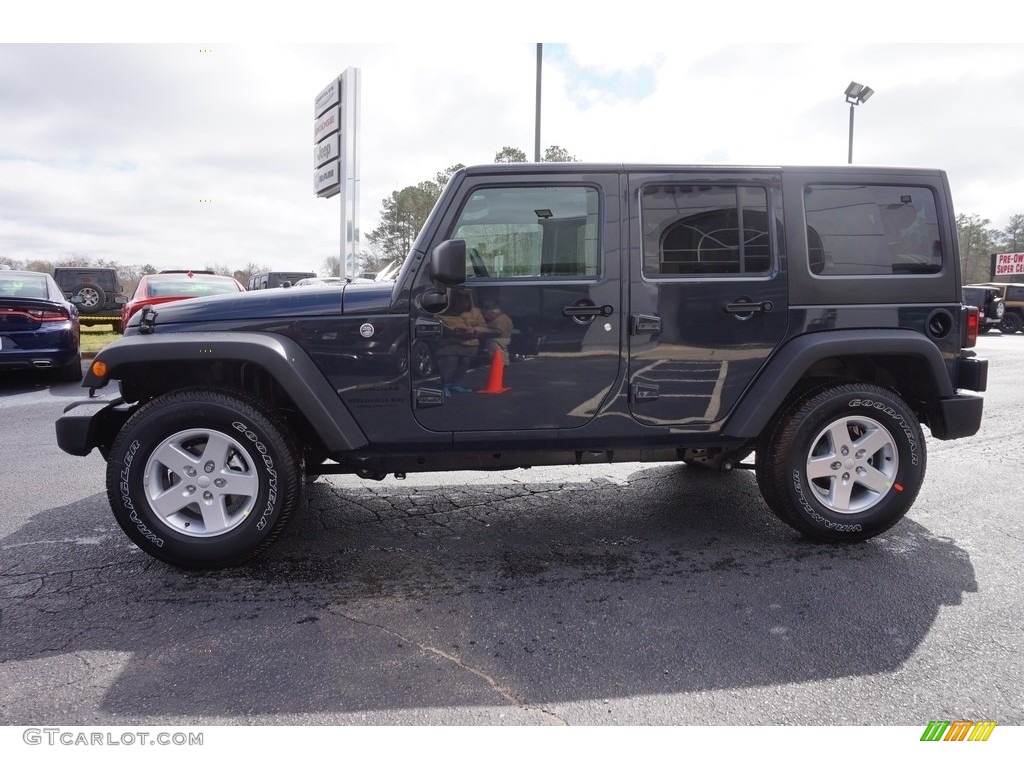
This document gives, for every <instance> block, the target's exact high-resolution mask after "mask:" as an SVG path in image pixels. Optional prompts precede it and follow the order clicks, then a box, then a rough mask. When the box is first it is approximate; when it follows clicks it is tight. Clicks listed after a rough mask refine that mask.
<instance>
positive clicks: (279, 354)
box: [57, 163, 987, 568]
mask: <svg viewBox="0 0 1024 768" xmlns="http://www.w3.org/2000/svg"><path fill="white" fill-rule="evenodd" d="M484 309H486V310H487V314H484V312H483V310H484ZM495 312H497V313H499V314H501V315H504V316H505V317H506V318H507V322H505V321H501V323H499V322H498V321H496V320H495V321H487V320H486V318H487V317H495V316H496V315H495ZM480 318H484V320H485V321H486V322H487V323H489V324H487V325H484V324H481V321H480ZM490 323H493V327H492V325H491V324H490ZM977 328H978V315H977V310H976V309H969V308H966V307H964V306H963V304H962V302H961V284H960V274H959V255H958V252H957V237H956V228H955V217H954V214H953V206H952V201H951V196H950V192H949V188H948V183H947V179H946V175H945V174H944V173H943V172H941V171H937V170H922V169H890V168H860V167H847V166H844V167H837V168H778V167H774V168H773V167H724V168H723V167H703V166H678V167H675V166H646V165H627V166H622V165H598V164H563V163H558V164H532V165H514V164H513V165H489V166H477V167H471V168H466V169H463V170H460V171H458V172H457V173H455V174H454V175H453V176H452V178H451V180H450V182H449V184H448V186H447V187H446V189H445V191H444V192H443V194H442V195H441V197H440V199H439V200H438V201H437V204H436V205H435V207H434V210H433V212H432V213H431V216H430V217H429V219H428V221H427V222H426V224H425V226H424V227H423V229H422V231H421V232H420V234H419V237H418V238H417V240H416V243H415V244H414V246H413V249H412V251H411V252H410V254H409V257H408V258H407V260H406V262H405V264H404V265H403V266H402V269H401V271H400V272H399V274H398V276H397V278H396V280H395V282H394V283H350V284H343V285H339V286H328V287H325V288H323V289H321V290H310V291H301V292H295V291H281V292H266V293H264V292H254V293H247V294H239V295H236V296H230V297H222V298H219V299H218V298H213V299H199V300H195V301H190V302H184V303H182V304H181V305H178V306H173V305H172V306H169V307H167V308H166V309H165V308H156V309H154V310H153V311H150V312H144V313H140V315H139V316H137V318H133V319H132V321H131V324H130V326H129V327H128V328H127V329H126V336H125V338H124V339H122V340H120V341H118V342H115V343H114V344H111V345H109V346H107V347H106V348H105V349H104V350H102V351H101V352H100V354H99V355H98V356H97V358H96V360H95V361H94V363H93V365H92V367H91V369H90V371H89V372H88V374H87V376H86V378H85V381H84V386H87V387H89V388H90V392H99V393H102V394H105V393H106V392H107V391H108V389H107V387H108V384H110V382H112V381H116V382H118V388H119V390H120V397H117V396H116V393H112V394H111V396H109V397H106V398H104V397H96V398H93V399H91V400H89V401H87V402H85V403H81V404H74V405H72V406H70V407H69V409H68V411H67V413H66V414H65V415H64V416H63V417H61V418H60V419H59V420H58V422H57V435H58V442H59V444H60V445H61V447H62V448H63V449H64V450H65V451H67V452H69V453H72V454H75V455H85V454H88V453H89V452H90V451H91V450H92V449H93V448H98V449H99V450H100V452H101V453H102V454H103V456H104V457H105V458H106V459H107V462H108V464H107V467H108V470H107V488H108V497H109V500H110V503H111V506H112V508H113V510H114V514H115V517H116V518H117V520H118V522H119V523H120V524H121V526H122V528H123V529H124V530H125V531H126V533H127V534H128V535H129V536H130V537H131V539H132V540H133V541H135V542H136V544H138V545H139V546H140V547H141V548H142V549H144V550H145V551H147V552H149V553H150V554H152V555H153V556H155V557H158V558H160V559H162V560H165V561H167V562H170V563H173V564H176V565H179V566H183V567H197V568H201V567H217V566H222V565H227V564H231V563H235V562H238V561H240V560H243V559H245V558H247V557H250V556H252V555H253V554H255V553H257V552H260V551H262V550H264V549H265V548H266V547H267V546H268V545H269V544H270V542H271V541H272V540H273V539H274V538H275V537H276V536H277V534H278V533H279V532H280V531H281V530H282V529H283V527H284V525H285V524H286V522H287V520H288V519H289V517H290V515H291V514H292V512H293V510H294V508H295V507H296V506H297V505H298V503H299V500H300V499H301V497H302V485H303V476H304V474H305V475H308V476H313V475H318V474H323V473H329V472H350V473H356V474H358V475H359V476H361V477H365V478H377V479H380V478H383V477H384V476H385V475H386V474H388V473H396V474H398V475H400V476H402V475H404V474H405V473H408V472H416V471H436V470H455V469H481V470H482V469H498V470H500V469H509V468H515V467H527V466H534V465H544V464H580V463H601V462H614V461H680V462H685V463H687V464H690V465H693V466H696V467H701V468H708V469H717V470H727V469H732V468H735V467H744V468H755V469H756V473H757V479H758V484H759V487H760V489H761V492H762V494H763V496H764V498H765V500H766V502H767V504H768V506H769V507H770V509H771V510H772V511H773V512H774V513H775V514H776V515H777V516H778V517H779V518H780V519H782V520H783V521H784V522H786V523H787V524H789V525H790V526H792V527H793V528H794V529H796V530H797V531H799V532H800V533H801V534H803V535H805V536H807V537H809V538H812V539H815V540H819V541H826V542H853V541H861V540H864V539H866V538H869V537H872V536H875V535H878V534H880V533H882V532H884V531H886V530H887V529H888V528H890V527H891V526H892V525H894V524H895V523H897V522H898V521H899V520H900V519H901V517H902V516H903V515H904V514H905V513H906V511H907V509H909V507H910V506H911V504H912V503H913V501H914V498H915V497H916V495H917V493H918V490H919V488H920V487H921V483H922V482H923V479H924V474H925V465H926V443H925V437H924V433H923V431H922V428H921V425H922V424H923V425H926V426H927V427H928V429H929V431H930V433H931V435H932V436H933V437H935V438H938V439H943V440H946V439H955V438H959V437H964V436H967V435H971V434H974V433H975V432H976V431H977V430H978V428H979V426H980V422H981V412H982V398H981V397H980V396H979V395H977V394H975V393H976V392H981V391H984V389H985V386H986V373H987V362H986V361H984V360H979V359H977V358H976V357H974V356H973V353H972V352H970V351H969V350H967V351H965V348H966V347H970V346H972V345H973V344H974V340H975V338H976V333H977ZM505 352H507V353H508V356H507V364H506V356H505V354H504V353H505ZM423 354H427V355H429V357H430V358H431V362H432V364H431V365H421V364H420V361H419V359H418V358H419V356H421V355H423ZM751 454H753V455H754V457H755V461H754V463H753V464H744V463H743V462H744V461H746V460H748V458H749V457H750V456H751Z"/></svg>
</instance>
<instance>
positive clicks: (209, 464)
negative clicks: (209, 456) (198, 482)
mask: <svg viewBox="0 0 1024 768" xmlns="http://www.w3.org/2000/svg"><path fill="white" fill-rule="evenodd" d="M216 468H217V466H216V465H215V464H214V463H213V462H212V461H208V462H206V464H204V465H203V471H204V472H205V473H206V474H210V473H211V472H213V470H214V469H216Z"/></svg>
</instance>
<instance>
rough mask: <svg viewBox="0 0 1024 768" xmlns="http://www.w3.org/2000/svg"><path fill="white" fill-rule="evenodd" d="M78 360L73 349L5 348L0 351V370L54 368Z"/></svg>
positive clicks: (76, 351)
mask: <svg viewBox="0 0 1024 768" xmlns="http://www.w3.org/2000/svg"><path fill="white" fill-rule="evenodd" d="M76 360H78V348H77V347H76V348H75V349H19V350H9V349H5V350H4V351H3V352H0V371H40V370H56V369H57V368H63V367H65V366H68V365H71V364H72V363H73V362H75V361H76Z"/></svg>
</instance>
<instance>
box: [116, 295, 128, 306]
mask: <svg viewBox="0 0 1024 768" xmlns="http://www.w3.org/2000/svg"><path fill="white" fill-rule="evenodd" d="M114 303H115V304H127V303H128V297H127V296H115V297H114Z"/></svg>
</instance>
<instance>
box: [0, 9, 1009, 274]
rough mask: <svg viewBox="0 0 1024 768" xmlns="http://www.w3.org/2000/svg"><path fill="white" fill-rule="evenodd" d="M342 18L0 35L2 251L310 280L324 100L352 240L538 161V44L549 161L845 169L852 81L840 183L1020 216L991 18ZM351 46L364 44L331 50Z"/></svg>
mask: <svg viewBox="0 0 1024 768" xmlns="http://www.w3.org/2000/svg"><path fill="white" fill-rule="evenodd" d="M81 5H82V6H83V7H85V6H86V5H88V8H89V9H94V8H96V5H95V4H81ZM100 5H103V4H102V3H101V4H100ZM110 5H112V6H121V5H123V6H124V7H126V8H129V7H138V6H132V5H130V4H121V3H112V4H110ZM345 5H346V4H344V3H342V4H337V3H335V4H330V5H328V4H316V3H306V2H302V1H300V2H296V3H289V4H287V6H285V5H282V6H280V7H281V8H285V7H287V8H289V9H291V13H289V14H287V15H286V16H283V17H282V18H271V19H262V20H261V21H260V23H258V24H253V25H249V26H239V25H238V24H237V23H236V22H235V20H234V17H232V16H230V15H227V14H225V15H224V16H223V17H220V16H218V17H215V18H211V15H210V14H207V15H206V16H201V15H200V14H199V9H200V8H202V7H203V6H201V5H200V4H191V3H187V2H186V3H184V4H183V12H182V13H177V14H176V15H175V16H174V18H173V19H167V20H164V19H157V20H151V23H149V24H148V25H140V27H139V28H138V29H130V28H125V29H124V30H119V31H115V32H110V31H109V30H107V29H106V28H105V27H102V24H100V22H101V21H102V18H103V17H90V19H91V20H90V21H83V17H76V16H75V11H74V9H75V8H77V6H74V5H69V6H68V8H69V9H71V11H70V15H69V14H63V13H50V12H48V13H47V14H46V15H44V14H43V13H42V12H39V13H40V18H39V19H29V20H28V23H26V24H25V25H24V27H23V28H22V29H21V30H20V32H21V34H19V35H18V36H15V33H13V32H8V33H3V32H0V256H7V257H10V258H13V259H18V260H22V261H24V260H28V259H35V258H41V259H48V260H57V259H60V258H61V257H63V256H66V255H68V254H76V255H82V256H90V257H94V258H103V259H115V260H118V261H120V262H123V263H126V264H138V263H151V264H153V265H154V266H156V267H158V268H171V267H201V266H204V265H206V264H211V263H218V264H226V265H229V266H232V267H241V266H243V265H245V264H247V263H249V262H255V263H258V264H264V265H267V266H269V267H270V268H272V269H282V270H283V269H301V270H310V271H314V272H322V264H323V261H324V259H325V257H328V256H335V255H337V254H338V251H339V231H340V211H339V205H338V199H337V198H333V199H330V200H326V199H318V198H316V197H315V196H314V194H313V191H312V183H313V181H312V171H313V168H312V165H313V164H312V145H313V140H312V123H313V115H312V107H313V99H314V97H315V96H316V94H317V93H318V92H319V91H320V90H321V89H322V88H323V87H324V86H326V85H327V83H328V82H329V81H330V80H331V79H333V78H335V77H336V76H337V75H339V74H340V73H341V72H343V71H344V70H345V69H347V68H349V67H356V68H358V69H359V70H360V73H361V81H362V104H361V107H362V110H361V125H360V129H361V137H362V150H361V157H360V165H361V174H360V176H361V178H360V198H361V206H360V220H359V225H360V229H361V231H362V233H363V236H364V238H365V235H366V234H367V233H369V232H370V231H372V230H373V228H374V227H375V226H377V224H378V219H379V212H380V208H381V200H382V199H383V198H385V197H387V196H389V195H390V194H391V192H392V191H394V190H396V189H400V188H402V187H405V186H408V185H413V184H416V183H418V182H420V181H423V180H426V179H429V178H432V177H433V176H434V174H435V173H437V172H438V171H440V170H442V169H444V168H446V167H448V166H450V165H453V164H455V163H464V164H467V165H468V164H473V163H482V162H490V161H491V160H492V159H493V157H494V154H495V152H496V151H497V150H499V149H500V148H501V147H503V146H506V145H508V146H514V147H518V148H521V149H522V150H523V151H525V152H526V153H527V155H528V156H529V157H530V158H532V156H533V145H534V119H535V114H534V104H535V95H536V94H535V86H536V42H538V38H540V41H543V42H544V66H543V87H542V94H543V106H542V137H541V144H542V146H544V147H546V146H548V145H550V144H557V145H560V146H562V147H564V148H566V149H568V150H569V151H570V152H571V153H573V154H575V155H576V156H577V157H579V158H580V159H581V160H585V161H609V162H657V163H679V164H690V163H697V164H706V163H716V164H717V163H722V164H748V163H749V164H758V165H777V164H845V163H846V160H847V141H848V129H849V107H848V106H847V104H846V103H845V100H844V95H843V91H844V90H845V88H846V86H847V85H848V84H849V82H850V81H851V80H856V81H858V82H860V83H863V84H866V85H869V86H871V87H872V88H873V89H874V90H875V94H874V96H873V97H872V98H871V100H870V101H869V102H868V103H866V104H864V105H862V106H859V107H857V109H856V118H855V120H856V122H855V134H854V162H855V163H856V164H864V165H906V166H921V167H938V168H943V169H945V170H946V171H948V173H949V176H950V181H951V183H952V186H953V194H954V203H955V205H956V209H957V211H958V212H959V213H967V214H978V215H980V216H982V217H984V218H988V219H990V220H991V222H992V226H993V227H1003V226H1005V225H1006V223H1007V219H1008V218H1009V216H1010V215H1011V214H1014V213H1024V151H1022V137H1024V42H1022V41H1021V36H1020V35H1019V34H1018V35H1017V37H1018V40H1017V41H1016V42H1014V41H1013V39H1012V38H1010V39H1006V38H1005V37H1003V35H1004V30H1005V29H1009V26H1011V25H1009V24H1008V20H1006V19H1004V20H1003V23H1002V24H1000V21H999V18H998V17H989V16H987V15H986V13H985V10H984V9H985V8H986V6H987V3H986V2H984V0H983V1H982V2H978V3H971V4H960V5H959V6H956V7H957V8H960V9H962V10H961V11H960V12H959V13H958V15H956V16H952V15H951V16H949V17H948V18H949V20H950V24H949V27H948V28H944V29H934V28H932V29H927V28H918V27H916V26H914V25H913V24H912V13H911V12H912V11H914V9H915V7H922V8H923V7H925V4H915V3H909V4H907V5H906V7H905V6H901V8H903V11H901V13H902V14H903V15H902V16H901V17H900V18H898V19H897V21H898V22H899V24H900V25H902V26H899V27H898V28H897V27H885V26H881V27H874V29H875V31H876V33H877V32H878V30H879V29H881V30H883V31H884V32H885V34H875V35H874V36H872V34H870V30H871V29H872V27H871V25H870V24H869V23H867V22H865V21H862V20H861V18H862V17H861V16H858V17H857V18H851V19H845V20H844V19H836V18H829V17H828V15H827V13H825V14H824V15H822V14H823V12H822V11H821V10H820V7H821V4H813V3H806V4H805V3H795V4H794V6H796V7H801V8H805V9H817V10H814V13H816V14H818V15H816V16H814V17H812V18H809V19H808V20H805V21H804V22H803V23H801V24H799V25H793V24H791V23H789V22H786V23H785V24H780V23H778V22H776V23H775V26H772V25H771V24H762V22H761V19H760V17H746V16H742V15H741V14H731V13H730V12H727V11H731V10H734V9H739V8H742V7H743V5H742V4H739V5H733V6H729V7H728V8H726V6H725V5H724V4H721V5H720V6H719V8H721V9H722V10H719V11H717V12H711V11H707V10H705V11H702V12H701V15H693V14H691V13H689V12H687V11H685V8H684V6H679V9H678V10H674V11H672V10H668V9H669V8H670V7H671V6H670V5H666V4H661V5H652V6H651V8H652V9H653V8H661V9H662V10H660V11H658V12H655V11H653V10H648V9H647V8H646V7H645V4H644V3H643V2H639V3H631V4H630V8H631V9H634V10H635V11H636V13H633V14H629V17H630V18H629V19H627V20H626V21H624V22H623V23H622V24H621V25H620V24H619V22H618V21H616V23H615V24H614V25H611V26H609V25H604V26H599V27H597V28H593V29H588V28H587V27H585V26H578V25H574V24H573V21H572V20H573V18H574V16H573V15H572V13H570V11H572V10H573V9H575V10H576V11H578V10H579V9H582V8H590V9H594V8H598V7H600V5H601V4H599V3H587V4H584V3H574V2H569V0H567V1H566V2H565V3H563V4H561V5H558V6H557V8H558V9H561V10H562V11H563V12H562V13H560V14H555V15H551V16H550V18H548V17H545V23H544V25H542V29H540V30H537V29H534V27H536V26H537V23H536V22H535V21H533V20H532V19H537V18H540V14H541V12H542V11H544V12H545V13H552V14H553V13H554V11H552V8H555V7H556V6H554V5H551V6H544V5H542V4H540V3H533V2H520V3H517V4H516V5H515V6H509V10H508V11H506V12H505V17H504V18H494V17H493V16H492V17H491V18H488V17H486V16H485V15H484V14H483V13H482V12H481V11H480V8H479V6H480V4H479V3H476V4H470V3H460V2H456V1H455V0H452V2H450V3H435V4H431V6H430V8H432V9H434V10H435V11H436V12H435V13H434V14H433V15H432V16H430V17H429V18H428V17H427V16H426V15H421V14H423V9H422V8H419V7H417V8H411V7H410V9H409V14H406V12H405V11H401V12H400V11H399V10H398V8H399V6H398V5H394V6H393V7H390V10H389V9H388V8H383V7H382V8H381V9H379V11H378V13H377V14H369V15H367V14H366V13H365V12H361V15H360V14H356V13H354V12H350V11H351V9H350V8H348V9H346V8H344V6H345ZM609 5H611V4H609ZM782 5H785V4H784V3H783V4H782ZM890 5H894V4H890ZM941 5H942V4H941V3H939V4H938V6H937V5H936V3H929V4H927V7H928V8H931V9H932V11H933V12H941V13H945V12H944V11H942V9H941V8H940V7H939V6H941ZM58 6H59V4H58ZM250 7H252V6H250ZM490 7H491V8H492V9H493V8H494V6H490ZM616 7H618V8H619V9H620V12H621V8H622V5H621V4H619V5H618V6H616ZM778 7H779V6H777V5H774V6H773V8H778ZM886 7H887V6H885V4H882V3H879V4H878V8H879V9H883V10H884V9H885V8H886ZM47 8H50V6H47ZM471 8H475V9H476V10H474V11H472V12H471V13H470V12H469V11H467V13H470V15H464V14H461V12H462V11H463V10H465V9H471ZM857 9H858V11H857V13H858V14H866V13H868V12H870V11H874V10H877V9H874V8H872V3H861V4H858V5H857ZM80 10H81V9H79V11H78V12H80ZM342 11H344V12H342ZM189 12H192V13H195V14H196V15H197V17H201V18H202V19H203V21H202V23H201V24H196V23H195V21H194V18H191V19H190V18H189V17H188V14H189ZM282 13H284V12H282ZM491 13H492V15H493V13H494V11H493V10H492V11H491ZM885 13H886V14H888V15H885V16H878V15H870V18H872V19H874V20H879V19H882V18H885V19H890V20H891V19H892V16H891V12H889V11H885ZM389 14H390V16H391V17H392V18H390V19H389V18H388V16H389ZM410 14H411V15H410ZM460 14H461V15H460ZM98 18H99V20H98ZM863 18H867V16H864V17H863ZM165 21H166V23H164V22H165ZM190 24H191V26H190ZM97 25H100V26H97ZM639 27H643V29H646V30H647V31H648V32H649V33H648V34H645V33H643V29H639ZM776 28H778V29H779V30H781V31H779V32H777V33H776V32H774V30H775V29H776ZM849 28H855V29H856V30H858V31H855V32H850V33H847V32H845V31H844V30H845V29H849ZM98 29H100V30H101V31H97V30H98ZM335 29H337V30H340V31H339V32H337V33H336V34H335V33H334V32H333V30H335ZM865 30H866V31H865ZM908 30H909V31H908ZM359 32H364V33H365V35H364V36H363V37H362V39H366V40H371V41H373V42H362V43H359V42H339V43H334V42H331V40H332V39H340V40H356V39H361V38H360V34H359ZM618 32H621V33H622V34H621V35H618V34H617V33H618ZM783 32H784V33H783ZM1008 34H1013V33H1012V31H1011V32H1009V33H1008ZM8 35H10V36H9V37H8ZM193 36H195V37H197V38H201V39H196V40H194V41H193V40H192V37H193ZM207 36H209V37H207ZM865 37H866V38H867V39H866V40H865V39H864V38H865ZM986 38H988V39H989V40H992V41H994V42H986ZM282 39H283V40H287V41H289V42H279V41H280V40H282ZM550 40H562V41H564V42H562V43H557V44H556V43H552V42H549V41H550ZM770 40H771V41H778V42H768V41H770ZM221 41H224V42H221Z"/></svg>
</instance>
